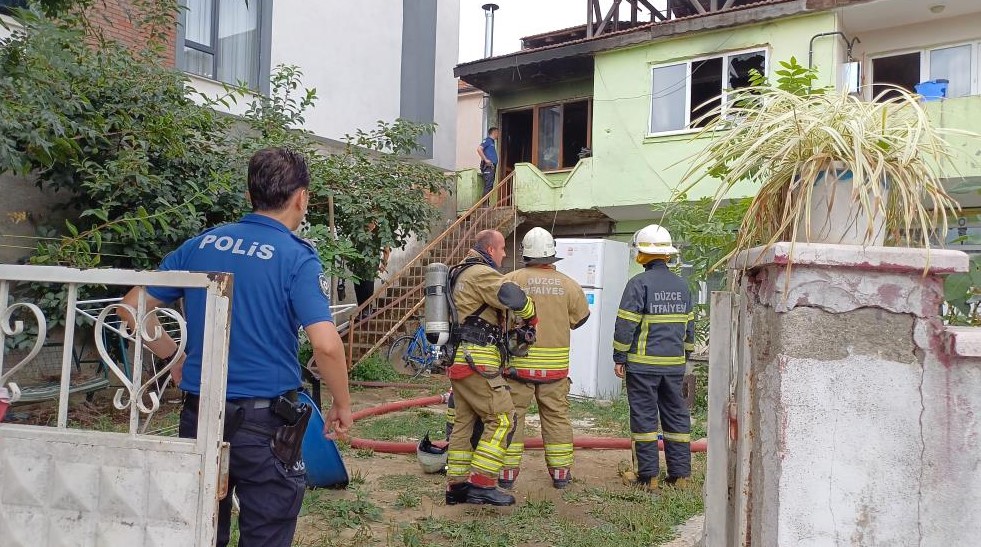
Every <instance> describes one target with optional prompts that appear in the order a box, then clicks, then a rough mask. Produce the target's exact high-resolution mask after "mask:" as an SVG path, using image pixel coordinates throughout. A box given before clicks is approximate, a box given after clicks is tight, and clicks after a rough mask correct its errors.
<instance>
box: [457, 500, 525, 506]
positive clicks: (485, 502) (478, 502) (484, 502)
mask: <svg viewBox="0 0 981 547" xmlns="http://www.w3.org/2000/svg"><path fill="white" fill-rule="evenodd" d="M464 503H469V504H471V505H494V506H496V507H510V506H511V505H514V503H515V502H514V501H510V502H504V503H502V502H496V501H491V500H484V499H479V498H467V500H466V501H465V502H464Z"/></svg>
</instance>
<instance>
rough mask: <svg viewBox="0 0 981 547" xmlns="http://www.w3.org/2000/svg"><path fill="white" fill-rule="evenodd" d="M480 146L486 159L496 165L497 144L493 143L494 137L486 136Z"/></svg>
mask: <svg viewBox="0 0 981 547" xmlns="http://www.w3.org/2000/svg"><path fill="white" fill-rule="evenodd" d="M470 142H473V141H470ZM480 147H481V148H483V149H484V155H485V156H487V159H489V160H490V161H491V163H493V164H494V165H497V146H496V145H495V144H494V139H492V138H490V137H487V138H486V139H484V142H482V143H480Z"/></svg>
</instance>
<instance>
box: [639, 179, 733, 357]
mask: <svg viewBox="0 0 981 547" xmlns="http://www.w3.org/2000/svg"><path fill="white" fill-rule="evenodd" d="M749 202H750V199H748V198H747V199H740V200H735V201H733V202H731V203H729V204H727V205H724V206H722V207H719V208H718V209H715V211H714V212H713V206H714V201H713V200H712V199H711V198H702V199H699V200H697V201H689V200H688V196H686V195H684V194H681V195H678V196H676V198H675V201H671V202H668V203H659V204H656V205H655V206H654V211H655V212H659V213H661V214H662V218H661V225H662V226H664V227H665V228H667V229H668V231H669V232H671V237H672V238H673V239H674V241H676V242H677V243H676V244H677V245H678V246H679V248H680V250H681V257H682V260H683V262H684V264H685V265H686V266H688V267H690V268H691V272H690V273H689V275H688V285H689V288H690V289H691V291H692V294H693V295H695V294H698V292H699V291H700V289H701V283H705V284H706V285H707V286H708V289H709V291H713V290H719V289H722V288H723V286H724V284H725V274H726V270H725V264H722V263H721V261H722V260H723V259H724V258H725V257H726V256H728V255H729V253H730V252H732V249H733V248H734V247H735V245H736V235H737V231H738V230H739V224H740V223H741V222H742V220H743V217H744V216H745V215H746V209H747V208H748V207H749ZM708 320H709V317H708V306H707V305H702V304H697V305H696V306H695V339H696V340H697V341H699V342H704V341H705V340H707V339H708V329H709V321H708Z"/></svg>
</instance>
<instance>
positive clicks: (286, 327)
mask: <svg viewBox="0 0 981 547" xmlns="http://www.w3.org/2000/svg"><path fill="white" fill-rule="evenodd" d="M160 269H161V270H179V271H198V272H228V273H231V274H234V276H235V277H234V279H233V281H232V306H231V309H232V314H231V333H230V341H229V350H228V387H227V398H228V399H242V398H251V397H264V398H272V397H275V396H277V395H280V394H282V393H285V392H287V391H289V390H291V389H297V388H298V387H300V383H301V379H300V366H299V363H298V361H297V353H298V351H299V338H298V331H299V328H300V327H304V328H305V327H308V326H310V325H313V324H314V323H319V322H321V321H333V318H332V316H331V313H330V302H329V300H328V298H327V294H326V291H327V283H326V282H325V280H324V277H323V269H322V267H321V264H320V258H319V257H318V256H317V253H316V251H314V249H313V248H312V247H311V246H309V245H308V244H306V243H305V242H304V241H303V240H302V239H300V238H298V237H296V236H294V235H293V234H292V233H291V232H290V230H289V228H287V227H286V226H285V225H283V224H282V223H280V222H279V221H277V220H275V219H272V218H269V217H267V216H263V215H259V214H255V213H252V214H248V215H245V217H243V218H242V220H240V221H239V222H237V223H234V224H227V225H224V226H219V227H217V228H213V229H211V230H208V231H206V232H204V233H202V234H200V235H198V236H197V237H194V238H192V239H189V240H188V241H186V242H185V243H184V244H183V245H181V246H180V247H179V248H177V250H175V251H174V252H172V253H170V254H169V255H167V257H166V258H164V260H163V263H162V264H161V265H160ZM147 292H148V293H149V294H150V295H151V296H153V297H154V298H156V299H158V300H161V301H163V302H167V303H170V302H173V301H174V300H177V299H178V298H181V297H183V298H184V311H185V314H186V317H187V322H188V331H189V332H188V333H187V350H186V352H187V360H186V361H185V363H184V371H183V373H184V377H183V378H182V379H181V384H180V388H181V389H183V390H184V391H188V392H191V393H198V391H199V390H200V385H201V354H202V348H203V345H204V344H203V339H204V329H203V325H204V321H205V303H206V292H205V291H204V289H181V288H171V287H150V288H148V289H147Z"/></svg>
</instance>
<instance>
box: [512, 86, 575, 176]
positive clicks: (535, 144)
mask: <svg viewBox="0 0 981 547" xmlns="http://www.w3.org/2000/svg"><path fill="white" fill-rule="evenodd" d="M581 102H585V103H586V148H589V149H590V150H592V148H593V112H594V111H593V96H592V95H586V96H582V97H572V98H569V99H559V100H555V101H547V102H543V103H535V104H531V105H524V106H516V107H512V108H505V109H501V110H499V111H498V113H497V118H498V120H497V127H503V125H504V123H503V121H502V118H501V117H502V115H503V114H506V113H508V112H517V111H521V110H531V161H530V162H529V163H531V164H532V165H534V166H535V168H536V169H538V170H540V171H541V172H542V173H561V172H563V171H572V170H573V169H575V165H573V166H572V167H559V168H558V169H548V170H543V169H542V168H541V167H539V166H538V152H539V146H540V142H539V139H538V133H539V127H540V125H539V111H540V109H542V108H548V107H550V106H562V107H563V108H562V112H561V114H560V115H559V125H560V126H562V125H563V124H564V123H565V105H567V104H572V103H581ZM502 148H503V146H502ZM497 153H498V158H499V159H500V160H501V161H500V163H499V164H498V168H499V169H501V168H503V167H505V166H504V165H503V163H504V161H503V160H504V156H503V150H500V149H499V150H498V152H497ZM578 153H579V151H578V150H577V151H576V152H575V154H578ZM558 161H559V165H560V166H561V165H562V164H563V163H564V162H565V146H564V144H562V145H560V146H559V160H558ZM576 163H577V164H578V163H579V162H578V161H577V162H576Z"/></svg>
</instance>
